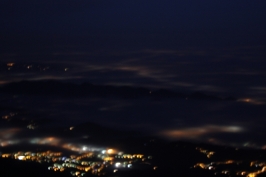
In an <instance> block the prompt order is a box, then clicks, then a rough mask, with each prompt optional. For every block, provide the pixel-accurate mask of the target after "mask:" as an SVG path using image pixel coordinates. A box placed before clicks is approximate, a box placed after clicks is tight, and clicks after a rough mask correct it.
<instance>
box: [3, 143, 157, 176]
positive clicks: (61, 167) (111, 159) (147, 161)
mask: <svg viewBox="0 0 266 177" xmlns="http://www.w3.org/2000/svg"><path fill="white" fill-rule="evenodd" d="M1 157H2V158H11V159H14V160H21V161H33V162H37V163H46V164H47V169H48V170H52V171H54V172H65V171H68V172H69V173H70V174H71V175H72V176H78V177H80V176H86V174H88V173H90V174H94V175H97V176H101V175H106V174H108V173H117V172H118V171H120V170H130V169H136V168H141V167H140V164H144V165H145V166H147V167H145V168H151V169H153V170H156V169H157V166H152V164H151V159H152V157H151V156H148V157H146V156H144V155H143V154H124V153H122V152H117V151H116V150H114V149H106V150H101V151H88V150H87V147H83V149H82V153H78V154H76V155H70V156H64V155H63V153H62V152H52V151H45V152H30V151H28V152H21V151H19V152H15V153H4V154H2V155H1ZM142 168H143V167H142Z"/></svg>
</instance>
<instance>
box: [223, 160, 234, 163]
mask: <svg viewBox="0 0 266 177" xmlns="http://www.w3.org/2000/svg"><path fill="white" fill-rule="evenodd" d="M225 163H226V164H231V163H234V161H233V160H227V161H226V162H225Z"/></svg>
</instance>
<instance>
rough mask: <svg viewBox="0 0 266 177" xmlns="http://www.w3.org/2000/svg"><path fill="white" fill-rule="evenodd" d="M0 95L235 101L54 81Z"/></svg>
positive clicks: (13, 87) (9, 88)
mask: <svg viewBox="0 0 266 177" xmlns="http://www.w3.org/2000/svg"><path fill="white" fill-rule="evenodd" d="M0 92H2V93H12V94H35V95H57V96H70V97H71V96H74V97H79V96H82V97H85V96H95V97H112V96H114V97H120V98H127V99H132V98H144V97H146V98H160V99H161V98H180V99H202V100H236V98H234V97H228V98H220V97H218V96H210V95H206V94H204V93H201V92H195V93H192V94H185V93H179V92H175V91H172V90H167V89H158V90H155V91H151V90H150V89H148V88H143V87H131V86H112V85H94V84H91V83H83V84H80V85H78V84H73V83H63V82H59V81H54V80H47V81H21V82H13V83H9V84H6V85H4V86H3V87H2V88H0Z"/></svg>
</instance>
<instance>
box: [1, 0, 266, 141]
mask: <svg viewBox="0 0 266 177" xmlns="http://www.w3.org/2000/svg"><path fill="white" fill-rule="evenodd" d="M265 9H266V1H264V0H252V1H251V0H234V1H229V0H224V1H218V0H204V1H198V0H186V1H178V0H166V1H159V0H153V1H146V0H127V1H122V0H75V1H74V0H53V1H50V0H46V1H40V2H39V1H38V2H37V1H29V0H25V1H17V0H8V1H5V0H2V1H1V2H0V15H1V18H0V26H1V28H0V40H1V41H0V44H1V49H0V61H1V66H2V67H1V70H0V72H1V75H0V84H5V83H7V82H12V81H21V80H43V79H56V80H62V81H67V82H74V83H82V82H92V83H95V84H110V85H131V86H142V87H147V88H151V89H156V88H167V89H172V90H178V91H181V92H189V93H193V92H195V91H201V92H203V93H206V94H213V95H217V96H222V97H227V96H235V97H237V98H238V102H234V103H232V102H230V103H225V102H223V103H220V102H217V103H209V102H205V101H202V102H201V101H196V102H194V101H192V102H190V103H186V102H183V101H180V100H179V101H165V102H159V103H158V102H146V101H143V100H140V101H139V102H136V101H128V100H127V101H125V100H96V101H95V100H94V101H89V100H64V101H62V100H61V101H58V100H47V102H45V103H46V105H55V107H57V108H58V109H59V110H64V108H66V107H67V108H70V109H68V111H69V112H65V113H64V112H63V111H61V113H60V114H58V112H54V111H55V109H54V108H53V107H50V106H46V107H43V106H42V105H41V103H40V104H36V100H35V98H32V99H29V100H31V101H27V102H25V104H24V106H25V108H26V109H32V110H34V111H36V110H39V111H40V112H41V111H44V110H45V111H47V110H49V111H50V113H51V114H50V115H56V116H54V117H57V118H58V117H64V116H67V115H69V117H68V118H69V119H68V121H66V122H68V125H70V124H72V121H74V120H76V119H77V120H78V122H81V121H82V120H85V119H86V117H88V115H91V116H90V120H92V121H96V122H97V121H98V122H101V123H102V122H105V123H106V124H109V125H113V126H115V125H117V126H122V125H123V126H125V125H126V126H129V127H133V128H138V129H145V128H143V127H147V125H149V126H150V129H151V131H153V132H155V134H160V135H162V134H163V135H165V136H168V137H172V138H189V139H196V138H199V139H204V140H210V139H212V140H213V141H214V140H215V141H216V140H217V142H219V141H221V142H237V143H243V142H247V141H250V142H257V143H260V144H266V143H265V142H263V138H261V139H260V138H258V137H259V136H260V137H265V136H266V132H265V130H263V127H264V126H262V125H264V124H265V123H266V122H265V120H264V119H265V116H266V113H265V110H266V109H265V100H266V82H265V81H266V70H265V68H266V60H265V57H266V20H265V17H266V11H265ZM8 62H14V63H15V65H14V66H12V67H10V68H9V67H8V66H7V65H6V64H7V63H8ZM8 68H9V69H8ZM247 99H249V101H248V102H247ZM21 102H23V101H22V100H20V103H21ZM245 102H247V103H245ZM26 103H27V104H26ZM48 103H49V104H48ZM59 103H60V104H59ZM94 103H95V104H94ZM71 104H73V105H76V106H73V105H72V106H70V105H71ZM38 105H39V107H38ZM84 105H93V106H91V108H90V109H87V108H86V106H84ZM140 105H141V106H140ZM17 106H19V105H17ZM153 110H156V111H153ZM45 111H44V112H45ZM132 112H134V114H133V113H132ZM73 115H79V116H78V117H79V119H78V118H73V117H75V116H73ZM47 116H49V114H48V115H47ZM151 117H154V119H151ZM59 120H61V118H60V119H59ZM165 120H167V121H165ZM151 122H152V123H151ZM257 130H260V131H261V132H262V133H261V134H259V133H258V131H257ZM241 132H242V134H241ZM228 134H229V135H230V136H228ZM235 134H237V135H235ZM229 137H230V138H229ZM255 137H256V138H255Z"/></svg>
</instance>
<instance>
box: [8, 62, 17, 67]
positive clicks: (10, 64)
mask: <svg viewBox="0 0 266 177" xmlns="http://www.w3.org/2000/svg"><path fill="white" fill-rule="evenodd" d="M14 64H15V63H7V64H6V65H7V66H9V67H12V66H14Z"/></svg>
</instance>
